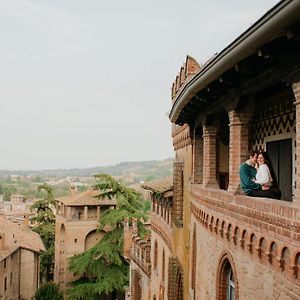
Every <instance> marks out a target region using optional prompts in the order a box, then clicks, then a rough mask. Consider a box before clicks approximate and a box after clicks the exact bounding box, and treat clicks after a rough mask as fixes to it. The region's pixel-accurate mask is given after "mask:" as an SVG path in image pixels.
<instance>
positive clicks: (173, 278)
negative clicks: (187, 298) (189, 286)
mask: <svg viewBox="0 0 300 300" xmlns="http://www.w3.org/2000/svg"><path fill="white" fill-rule="evenodd" d="M168 299H169V300H183V270H182V267H181V265H180V263H179V261H178V259H177V258H174V257H170V260H169V286H168Z"/></svg>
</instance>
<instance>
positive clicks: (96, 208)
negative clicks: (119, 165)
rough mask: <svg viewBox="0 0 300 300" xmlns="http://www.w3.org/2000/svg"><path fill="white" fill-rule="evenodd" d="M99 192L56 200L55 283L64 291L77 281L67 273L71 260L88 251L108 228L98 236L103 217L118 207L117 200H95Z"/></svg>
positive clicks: (74, 192)
mask: <svg viewBox="0 0 300 300" xmlns="http://www.w3.org/2000/svg"><path fill="white" fill-rule="evenodd" d="M98 194H99V191H94V190H88V191H86V192H83V193H80V192H78V191H76V190H75V189H74V187H72V188H71V194H70V195H69V196H65V197H62V198H59V199H57V200H56V212H57V213H56V222H55V268H54V281H55V282H56V283H57V284H59V285H60V287H61V288H62V289H64V288H65V287H66V285H67V284H68V283H69V282H71V281H73V280H75V279H76V274H73V273H71V272H70V271H69V270H68V259H69V258H70V257H72V256H74V255H76V254H79V253H82V252H84V251H87V250H89V249H90V248H92V247H93V246H95V245H96V243H97V242H98V241H99V240H100V239H101V238H102V237H103V235H104V234H105V232H106V231H107V230H108V229H109V228H106V227H105V228H104V229H103V231H102V232H97V227H98V224H99V218H100V217H101V213H103V212H104V211H105V210H107V209H111V208H114V207H115V200H106V199H98V198H95V196H96V195H98Z"/></svg>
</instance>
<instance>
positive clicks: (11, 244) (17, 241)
mask: <svg viewBox="0 0 300 300" xmlns="http://www.w3.org/2000/svg"><path fill="white" fill-rule="evenodd" d="M0 234H1V235H3V236H2V238H3V239H4V245H3V247H2V248H0V260H2V259H3V258H5V257H6V256H8V255H9V254H10V253H12V252H14V251H15V250H16V249H18V248H20V247H21V248H26V249H30V250H32V251H34V252H40V251H44V250H45V246H44V244H43V241H42V239H41V237H40V236H39V234H37V233H36V232H33V231H32V230H30V229H29V228H27V227H25V226H22V225H18V224H16V223H12V222H11V221H9V220H7V219H5V218H3V217H1V216H0Z"/></svg>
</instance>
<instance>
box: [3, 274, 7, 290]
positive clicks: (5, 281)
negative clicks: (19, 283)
mask: <svg viewBox="0 0 300 300" xmlns="http://www.w3.org/2000/svg"><path fill="white" fill-rule="evenodd" d="M6 290H7V278H6V277H5V278H4V291H6Z"/></svg>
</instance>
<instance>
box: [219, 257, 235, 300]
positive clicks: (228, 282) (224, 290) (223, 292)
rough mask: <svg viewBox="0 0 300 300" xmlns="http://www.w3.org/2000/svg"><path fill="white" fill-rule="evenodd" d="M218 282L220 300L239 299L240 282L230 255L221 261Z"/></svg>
mask: <svg viewBox="0 0 300 300" xmlns="http://www.w3.org/2000/svg"><path fill="white" fill-rule="evenodd" d="M217 280H218V281H217V291H218V294H217V295H218V297H217V299H218V300H236V299H238V282H237V278H236V272H235V269H234V268H233V267H232V258H231V256H230V255H229V254H226V255H224V256H223V258H222V259H221V262H220V266H219V270H218V276H217Z"/></svg>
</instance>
